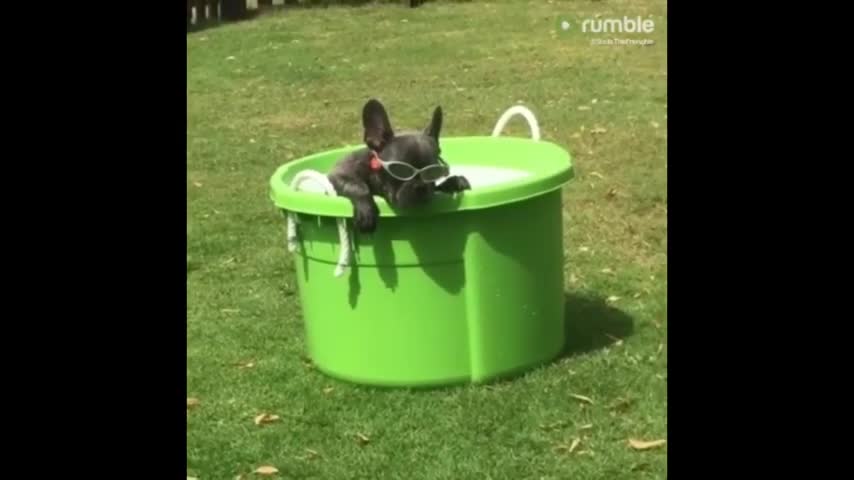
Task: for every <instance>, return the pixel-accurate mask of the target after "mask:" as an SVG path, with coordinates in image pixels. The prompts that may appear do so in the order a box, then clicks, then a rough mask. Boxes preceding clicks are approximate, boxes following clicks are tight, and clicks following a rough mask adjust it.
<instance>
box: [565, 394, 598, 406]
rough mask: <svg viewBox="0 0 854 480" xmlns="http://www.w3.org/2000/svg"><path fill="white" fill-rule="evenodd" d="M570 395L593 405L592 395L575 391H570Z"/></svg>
mask: <svg viewBox="0 0 854 480" xmlns="http://www.w3.org/2000/svg"><path fill="white" fill-rule="evenodd" d="M569 396H570V397H572V398H574V399H576V400H581V401H582V402H585V403H589V404H590V405H593V399H591V398H590V397H585V396H584V395H578V394H575V393H570V394H569Z"/></svg>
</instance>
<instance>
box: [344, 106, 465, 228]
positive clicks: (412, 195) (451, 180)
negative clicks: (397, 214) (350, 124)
mask: <svg viewBox="0 0 854 480" xmlns="http://www.w3.org/2000/svg"><path fill="white" fill-rule="evenodd" d="M362 126H363V128H364V142H365V148H361V149H359V150H356V151H355V152H352V153H350V154H349V155H347V156H346V157H344V158H343V159H342V160H341V161H339V162H338V163H337V164H336V165H335V167H334V168H333V170H332V172H331V173H330V174H329V180H330V182H331V183H332V186H333V187H335V191H336V192H337V193H338V195H339V196H342V197H346V198H348V199H350V201H351V202H352V204H353V221H354V223H355V225H356V228H357V229H358V230H359V231H360V232H363V233H372V232H374V231H375V230H376V228H377V221H378V218H379V210H378V208H377V204H376V202H375V201H374V195H377V196H379V197H382V198H383V199H384V200H385V201H386V202H387V203H388V204H389V205H390V206H392V207H393V208H409V207H415V206H418V205H422V204H425V203H427V202H429V201H430V199H431V198H432V197H433V195H434V194H435V193H436V192H443V193H457V192H461V191H463V190H468V189H470V188H471V185H469V182H468V180H466V179H465V178H464V177H461V176H449V177H447V178H446V179H445V180H444V181H443V182H442V183H441V184H439V185H436V184H435V182H429V183H428V182H424V181H423V180H422V179H421V178H420V176H416V177H415V178H413V179H411V180H408V181H405V182H403V181H400V180H398V179H396V178H394V177H392V176H391V175H389V173H388V172H386V171H385V169H383V168H381V169H379V170H372V169H371V167H370V161H371V158H372V156H373V153H372V152H376V153H377V154H378V155H379V157H380V158H381V159H382V160H384V161H397V162H404V163H408V164H410V165H412V166H413V167H415V168H417V169H420V168H424V167H426V166H428V165H436V164H439V163H441V162H440V160H439V155H440V154H441V152H442V149H441V147H440V146H439V133H440V132H441V130H442V107H436V109H435V110H434V111H433V118H432V120H431V121H430V124H429V125H428V126H427V128H425V129H424V130H423V131H407V132H403V131H402V132H400V133H399V134H395V132H394V130H393V129H392V126H391V121H390V120H389V117H388V113H387V112H386V110H385V107H384V106H383V105H382V103H380V102H379V101H378V100H376V99H371V100H369V101H368V102H367V103H366V104H365V106H364V108H363V109H362Z"/></svg>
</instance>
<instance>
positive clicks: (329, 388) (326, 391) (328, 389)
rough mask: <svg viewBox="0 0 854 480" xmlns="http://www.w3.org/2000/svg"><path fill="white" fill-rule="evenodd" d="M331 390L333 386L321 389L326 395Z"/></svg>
mask: <svg viewBox="0 0 854 480" xmlns="http://www.w3.org/2000/svg"><path fill="white" fill-rule="evenodd" d="M332 390H335V389H334V388H333V387H326V388H324V389H323V393H325V394H326V395H329V394H330V393H332Z"/></svg>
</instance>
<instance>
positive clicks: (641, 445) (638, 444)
mask: <svg viewBox="0 0 854 480" xmlns="http://www.w3.org/2000/svg"><path fill="white" fill-rule="evenodd" d="M665 443H667V440H650V441H646V440H637V439H634V438H630V439H629V446H631V447H632V448H634V449H635V450H649V449H652V448H658V447H660V446H662V445H664V444H665Z"/></svg>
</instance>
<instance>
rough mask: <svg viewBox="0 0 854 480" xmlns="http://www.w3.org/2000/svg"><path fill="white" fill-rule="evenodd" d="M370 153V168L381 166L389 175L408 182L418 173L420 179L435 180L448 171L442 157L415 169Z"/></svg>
mask: <svg viewBox="0 0 854 480" xmlns="http://www.w3.org/2000/svg"><path fill="white" fill-rule="evenodd" d="M372 153H373V156H372V157H371V169H372V170H379V169H380V168H383V169H385V171H386V172H388V174H389V175H391V176H392V177H394V178H396V179H398V180H400V181H402V182H408V181H409V180H412V179H413V178H415V177H416V176H417V175H420V176H421V180H423V181H425V182H435V181H436V180H438V179H440V178H442V177H445V176H447V175H448V172H449V167H448V164H447V163H445V160H444V159H442V157H439V163H437V164H435V165H428V166H426V167H424V168H422V169H417V168H415V167H413V166H412V165H410V164H408V163H403V162H397V161H394V160H392V161H388V162H386V161H385V160H383V159H381V158H380V156H379V155H377V152H372Z"/></svg>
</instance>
